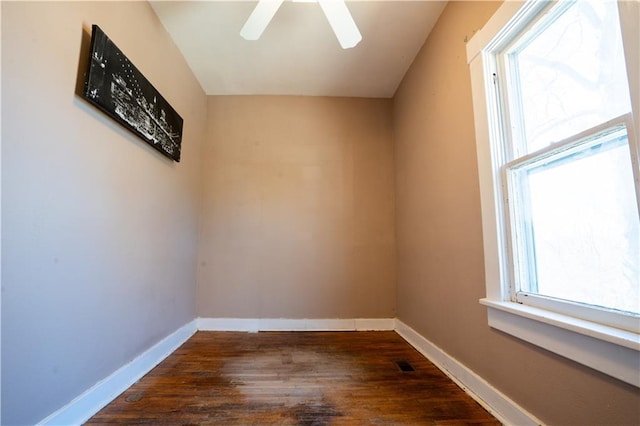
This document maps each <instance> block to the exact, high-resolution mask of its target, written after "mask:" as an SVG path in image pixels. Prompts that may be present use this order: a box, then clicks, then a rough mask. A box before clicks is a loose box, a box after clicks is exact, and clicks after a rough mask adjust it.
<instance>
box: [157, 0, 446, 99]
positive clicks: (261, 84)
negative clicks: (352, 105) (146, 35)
mask: <svg viewBox="0 0 640 426" xmlns="http://www.w3.org/2000/svg"><path fill="white" fill-rule="evenodd" d="M256 3H257V2H256V1H241V0H240V1H238V0H237V1H188V0H183V1H151V6H152V7H153V9H154V10H155V12H156V13H157V15H158V16H159V18H160V20H161V21H162V23H163V25H164V26H165V28H166V29H167V31H168V32H169V34H171V37H173V40H174V41H175V43H176V45H177V46H178V48H179V49H180V50H181V51H182V54H183V55H184V57H185V59H186V61H187V63H188V64H189V66H190V67H191V69H192V70H193V72H194V74H195V75H196V77H197V78H198V80H199V81H200V84H201V85H202V88H203V89H204V91H205V92H206V93H207V94H208V95H254V94H259V95H309V96H350V97H381V98H389V97H392V96H393V95H394V93H395V91H396V89H397V87H398V85H399V84H400V82H401V80H402V77H403V76H404V74H405V72H406V71H407V69H408V68H409V66H410V65H411V63H412V62H413V59H414V58H415V56H416V54H417V53H418V51H419V50H420V48H421V47H422V45H423V43H424V41H425V39H426V38H427V36H428V34H429V32H430V31H431V29H432V28H433V25H434V24H435V22H436V20H437V19H438V17H439V16H440V13H441V12H442V9H443V8H444V6H445V4H446V2H443V1H415V0H414V1H390V0H378V1H347V6H348V8H349V10H350V11H351V14H352V16H353V19H354V20H355V22H356V24H357V25H358V28H359V29H360V32H361V33H362V41H361V42H360V44H358V45H357V46H356V47H355V48H353V49H347V50H343V49H342V48H341V47H340V45H339V44H338V40H337V39H336V37H335V35H334V34H333V31H332V30H331V27H330V26H329V23H328V22H327V20H326V18H325V16H324V14H323V13H322V10H321V9H320V6H319V5H318V4H317V3H294V2H290V1H285V2H284V3H283V4H282V6H281V7H280V9H279V10H278V12H277V13H276V15H275V16H274V18H273V20H272V21H271V23H270V24H269V26H268V27H267V29H266V30H265V32H264V33H263V34H262V37H261V38H260V39H259V40H257V41H247V40H244V39H243V38H242V37H241V36H240V29H241V28H242V26H243V25H244V23H245V21H246V20H247V18H248V17H249V15H250V14H251V12H252V11H253V9H254V7H255V5H256Z"/></svg>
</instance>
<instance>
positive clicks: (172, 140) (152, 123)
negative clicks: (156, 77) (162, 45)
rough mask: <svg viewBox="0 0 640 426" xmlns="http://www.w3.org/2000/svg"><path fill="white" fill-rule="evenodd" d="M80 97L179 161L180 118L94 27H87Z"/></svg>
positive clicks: (98, 28) (103, 34)
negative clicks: (88, 43)
mask: <svg viewBox="0 0 640 426" xmlns="http://www.w3.org/2000/svg"><path fill="white" fill-rule="evenodd" d="M89 50H90V53H89V65H88V67H87V72H86V75H85V81H84V91H83V93H82V95H83V97H84V98H85V99H87V100H88V101H89V102H90V103H91V104H93V105H95V106H96V107H98V108H99V109H101V110H102V111H103V112H105V113H106V114H107V115H108V116H110V117H111V118H113V119H114V120H115V121H117V122H118V123H120V124H122V125H123V126H124V127H125V128H127V129H128V130H130V131H132V132H133V133H134V134H135V135H137V136H138V137H140V138H141V139H142V140H144V141H145V142H147V143H148V144H149V145H151V146H152V147H154V148H155V149H157V150H158V151H160V152H161V153H162V154H164V155H166V156H167V157H169V158H171V159H173V160H174V161H180V151H181V146H182V126H183V120H182V117H180V115H179V114H178V113H177V112H176V110H174V109H173V108H172V107H171V105H169V103H168V102H167V101H166V100H165V98H164V97H163V96H162V95H161V94H160V93H159V92H158V91H157V90H156V88H155V87H153V85H152V84H151V83H150V82H149V80H147V79H146V78H145V77H144V75H142V73H141V72H140V71H139V70H138V68H136V67H135V65H133V64H132V63H131V61H130V60H129V59H128V58H127V57H126V55H125V54H124V53H122V51H121V50H120V49H119V48H118V47H117V46H116V45H115V44H114V43H113V41H111V39H110V38H109V37H107V35H106V34H105V33H104V31H102V30H101V29H100V27H98V26H97V25H92V26H91V46H90V49H89Z"/></svg>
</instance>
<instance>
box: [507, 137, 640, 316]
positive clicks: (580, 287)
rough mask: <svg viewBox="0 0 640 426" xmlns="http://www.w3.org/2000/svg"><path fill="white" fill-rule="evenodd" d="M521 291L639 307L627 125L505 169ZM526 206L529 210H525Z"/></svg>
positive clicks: (639, 265) (638, 246) (639, 244)
mask: <svg viewBox="0 0 640 426" xmlns="http://www.w3.org/2000/svg"><path fill="white" fill-rule="evenodd" d="M511 173H514V174H515V177H516V179H515V180H514V181H513V182H516V185H517V187H516V191H517V196H518V197H519V199H520V203H516V204H518V205H520V207H519V208H520V209H521V210H522V211H519V212H518V211H517V212H515V214H516V215H518V216H521V217H529V218H530V219H529V220H526V221H521V222H520V223H521V228H523V229H520V230H519V236H520V238H521V239H520V244H521V245H520V246H519V248H520V250H521V251H522V252H524V256H522V258H523V259H524V260H525V262H527V265H526V266H527V267H529V268H530V269H529V273H528V274H529V277H528V278H527V279H525V280H523V281H524V283H522V288H521V289H522V290H524V291H529V292H532V293H537V294H541V295H545V296H551V297H555V298H560V299H566V300H573V301H576V302H581V303H587V304H592V305H598V306H604V307H608V308H613V309H618V310H623V311H629V312H640V220H639V218H638V217H639V216H638V207H637V203H636V195H635V188H634V184H633V173H632V169H631V158H630V153H629V145H628V139H627V135H626V129H624V130H621V131H618V132H616V133H613V134H611V133H610V134H609V135H606V136H603V137H600V138H597V139H595V141H592V142H590V143H587V144H582V145H581V146H580V149H579V150H577V151H576V150H573V151H565V152H564V153H562V154H557V155H556V156H555V157H551V158H547V159H544V160H540V161H537V162H534V163H532V164H529V165H527V166H524V167H522V168H520V169H517V170H515V171H512V172H511ZM524 210H529V214H526V211H524Z"/></svg>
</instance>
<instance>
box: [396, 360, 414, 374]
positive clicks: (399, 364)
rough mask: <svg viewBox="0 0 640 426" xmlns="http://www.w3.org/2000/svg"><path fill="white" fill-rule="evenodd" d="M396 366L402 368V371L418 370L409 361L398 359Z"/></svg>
mask: <svg viewBox="0 0 640 426" xmlns="http://www.w3.org/2000/svg"><path fill="white" fill-rule="evenodd" d="M396 366H397V367H398V368H399V369H400V371H402V372H403V373H408V372H410V371H416V370H415V369H414V368H413V366H412V365H411V364H409V363H408V362H407V361H396Z"/></svg>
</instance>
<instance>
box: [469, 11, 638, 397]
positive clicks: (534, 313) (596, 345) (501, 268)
mask: <svg viewBox="0 0 640 426" xmlns="http://www.w3.org/2000/svg"><path fill="white" fill-rule="evenodd" d="M548 5H549V2H543V1H535V0H531V1H527V2H516V1H506V2H505V3H504V4H503V5H502V6H501V7H500V8H499V9H498V11H497V12H496V13H495V14H494V16H493V17H492V18H491V19H490V20H489V21H488V22H487V24H486V25H485V26H484V28H482V30H480V31H479V32H478V33H476V35H475V36H474V37H473V38H472V39H471V40H470V41H469V43H468V44H467V62H468V63H469V68H470V72H471V85H472V93H473V107H474V118H475V129H476V148H477V156H478V174H479V181H480V197H481V208H482V228H483V244H484V256H485V280H486V292H487V295H486V298H484V299H481V300H480V303H482V304H483V305H485V306H487V315H488V321H489V326H491V327H492V328H495V329H498V330H501V331H503V332H505V333H508V334H510V335H513V336H515V337H518V338H520V339H522V340H525V341H527V342H529V343H532V344H534V345H537V346H539V347H542V348H545V349H547V350H549V351H551V352H554V353H557V354H559V355H561V356H564V357H566V358H569V359H571V360H574V361H576V362H578V363H580V364H583V365H586V366H588V367H591V368H593V369H595V370H597V371H600V372H602V373H605V374H607V375H610V376H612V377H615V378H617V379H619V380H622V381H624V382H626V383H629V384H632V385H634V386H636V387H640V324H639V327H638V328H636V330H637V332H634V331H626V330H622V329H619V328H615V327H610V326H606V325H602V324H599V323H596V322H591V321H586V320H582V319H577V318H574V317H571V316H568V315H563V314H559V313H556V312H552V311H549V310H546V309H544V308H540V307H533V306H527V305H523V304H520V303H515V302H512V301H511V300H510V299H511V297H510V294H509V287H508V285H507V284H506V283H507V280H508V277H509V271H508V268H507V265H508V263H507V259H503V258H502V256H506V253H505V252H504V251H502V250H500V247H501V246H505V247H506V241H503V240H504V235H506V233H505V229H506V228H505V227H506V224H505V223H504V217H505V216H504V207H503V205H502V203H501V202H500V200H499V197H497V196H496V195H497V194H500V193H501V191H502V188H501V187H500V179H499V178H498V175H499V173H500V168H499V167H494V165H496V164H503V163H504V161H502V158H503V155H504V154H503V153H501V152H495V150H492V149H491V144H490V140H491V139H490V138H491V137H492V134H491V131H492V130H491V129H492V126H490V121H489V120H492V119H493V120H495V119H496V117H492V116H491V114H490V110H491V109H492V108H493V105H488V104H487V96H486V93H487V92H488V91H489V90H493V87H492V84H490V83H489V80H490V79H488V78H486V75H485V73H486V72H491V71H490V70H491V68H490V65H489V61H488V55H484V54H483V53H484V52H485V51H486V50H487V49H488V48H490V47H492V46H496V45H498V44H499V43H500V42H501V37H502V35H503V34H505V33H506V32H507V30H513V29H514V28H516V29H518V28H523V27H525V26H526V25H527V24H526V22H528V19H527V18H528V17H530V16H534V15H536V14H538V13H539V12H540V11H541V10H543V9H544V8H545V7H547V6H548ZM618 8H619V12H620V20H621V25H622V37H623V43H624V46H625V52H626V56H627V74H628V75H629V76H634V78H630V81H629V88H630V92H631V103H632V110H633V121H634V123H635V124H634V127H635V128H636V129H638V128H639V126H638V124H640V118H639V114H640V59H639V56H640V53H639V52H638V49H637V46H638V45H640V29H639V25H638V24H639V23H640V4H639V3H638V2H631V1H619V2H618ZM633 49H635V50H633ZM632 50H633V51H632Z"/></svg>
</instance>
